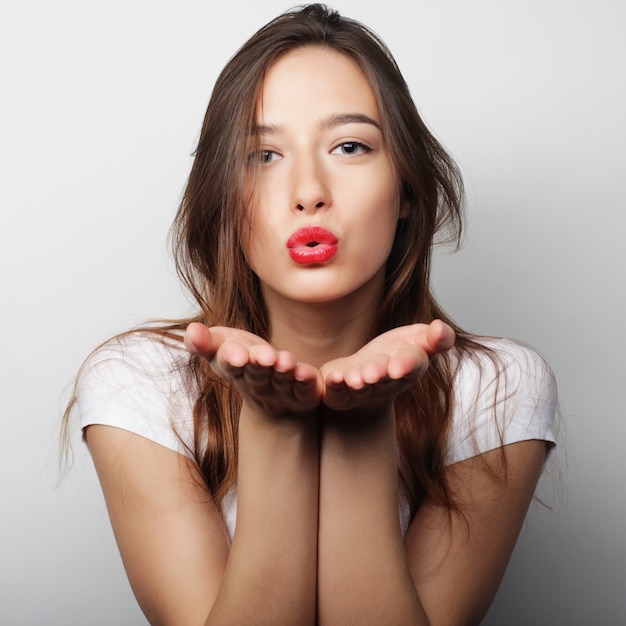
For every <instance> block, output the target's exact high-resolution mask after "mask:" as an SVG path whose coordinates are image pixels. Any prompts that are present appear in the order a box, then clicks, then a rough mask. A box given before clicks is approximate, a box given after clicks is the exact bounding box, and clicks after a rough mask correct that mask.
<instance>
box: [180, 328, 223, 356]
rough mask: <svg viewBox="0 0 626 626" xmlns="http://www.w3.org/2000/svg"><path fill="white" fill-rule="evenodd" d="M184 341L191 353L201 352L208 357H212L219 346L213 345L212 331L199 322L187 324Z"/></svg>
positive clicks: (200, 353)
mask: <svg viewBox="0 0 626 626" xmlns="http://www.w3.org/2000/svg"><path fill="white" fill-rule="evenodd" d="M183 342H184V344H185V348H186V349H187V350H188V351H189V352H191V354H199V355H201V356H204V357H206V358H211V357H212V356H213V354H214V353H215V350H217V347H214V346H213V342H212V337H211V331H209V329H208V328H207V327H206V326H205V325H204V324H200V323H199V322H192V323H191V324H189V326H187V329H186V331H185V335H184V337H183Z"/></svg>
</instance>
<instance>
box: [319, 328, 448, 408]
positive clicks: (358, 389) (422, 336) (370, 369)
mask: <svg viewBox="0 0 626 626" xmlns="http://www.w3.org/2000/svg"><path fill="white" fill-rule="evenodd" d="M454 340H455V335H454V331H453V330H452V328H450V326H448V325H447V324H445V323H444V322H442V321H441V320H435V321H433V322H431V323H430V324H411V325H409V326H400V327H398V328H394V329H392V330H390V331H387V332H386V333H383V334H382V335H379V336H378V337H375V338H374V339H372V340H371V341H370V342H369V343H367V344H365V346H363V347H362V348H361V349H360V350H359V351H358V352H356V353H354V354H353V355H351V356H348V357H343V358H339V359H335V360H333V361H329V362H328V363H325V364H324V365H323V366H322V368H321V373H322V378H323V380H324V394H323V398H322V399H323V402H324V404H325V405H326V406H327V407H328V408H330V409H332V410H335V411H349V410H351V409H360V410H361V411H362V410H366V411H367V410H368V409H372V410H379V409H380V407H382V406H385V405H387V406H388V407H391V404H392V403H393V400H394V399H395V397H396V396H397V395H398V394H399V393H400V392H402V391H404V390H405V389H408V388H409V387H410V386H411V385H413V384H415V383H416V382H417V381H418V380H419V379H420V378H421V377H422V376H423V375H424V373H425V372H426V370H427V368H428V364H429V361H430V357H431V356H432V355H434V354H437V353H439V352H444V351H446V350H449V349H450V348H451V347H452V346H453V345H454Z"/></svg>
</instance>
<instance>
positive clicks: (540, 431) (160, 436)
mask: <svg viewBox="0 0 626 626" xmlns="http://www.w3.org/2000/svg"><path fill="white" fill-rule="evenodd" d="M481 343H483V344H485V345H487V346H488V347H490V348H491V349H492V350H493V351H494V352H495V353H496V354H497V356H498V361H499V365H498V367H497V368H496V365H495V364H494V363H493V362H492V361H491V360H490V359H489V358H488V357H486V356H485V355H483V354H482V353H479V354H477V355H476V359H473V358H465V359H464V361H463V362H462V363H461V365H460V367H459V370H458V373H457V376H456V379H455V384H454V411H453V415H452V422H451V426H450V431H449V435H448V440H447V445H446V452H445V463H446V465H451V464H452V463H457V462H459V461H463V460H465V459H469V458H471V457H473V456H476V455H477V454H480V453H483V452H488V451H489V450H494V449H496V448H499V447H500V446H501V445H506V444H511V443H515V442H518V441H527V440H530V439H539V440H543V441H546V442H549V443H551V444H555V443H556V436H555V414H556V402H557V390H556V382H555V379H554V376H553V374H552V371H551V370H550V368H549V367H548V365H547V364H546V362H545V361H544V360H543V359H542V358H541V357H540V356H539V355H538V354H537V353H536V352H534V351H533V350H531V349H529V348H526V347H523V346H520V345H519V344H516V343H514V342H513V341H510V340H506V339H481ZM188 359H189V355H188V353H187V352H186V351H185V349H184V348H183V346H182V344H179V343H175V342H171V343H168V344H167V345H164V344H163V343H162V342H161V341H160V340H158V339H156V338H155V336H154V335H150V334H149V333H134V334H131V335H129V336H127V337H125V338H122V339H118V340H114V341H112V342H109V343H108V344H106V345H105V346H104V347H102V348H100V349H98V350H97V351H96V352H95V353H94V354H93V355H92V356H91V357H90V358H89V359H88V361H87V363H86V364H85V367H84V369H83V371H82V373H81V375H80V378H79V383H78V390H77V408H78V413H79V416H80V424H81V428H83V429H84V428H85V427H87V426H89V425H92V424H105V425H108V426H116V427H118V428H122V429H124V430H127V431H130V432H132V433H135V434H137V435H141V436H142V437H145V438H147V439H149V440H151V441H154V442H156V443H158V444H160V445H162V446H165V447H166V448H169V449H171V450H174V451H176V452H179V453H180V454H183V455H186V456H188V457H193V453H192V451H193V404H194V394H193V386H192V385H190V384H189V380H188V368H187V363H188ZM498 372H499V376H496V373H498ZM190 388H191V389H192V391H191V392H190V391H189V389H190ZM400 508H401V511H402V509H403V508H404V507H402V505H401V507H400ZM223 511H224V519H225V522H226V526H227V529H228V532H229V534H230V536H231V539H232V537H233V534H234V529H235V522H236V517H237V497H236V489H233V490H232V491H231V492H230V493H229V494H228V495H227V496H226V498H225V500H224V502H223ZM402 517H403V518H404V517H405V516H404V515H403V516H402ZM404 521H405V523H404V526H405V530H406V520H404Z"/></svg>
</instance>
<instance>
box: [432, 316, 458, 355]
mask: <svg viewBox="0 0 626 626" xmlns="http://www.w3.org/2000/svg"><path fill="white" fill-rule="evenodd" d="M455 339H456V335H455V333H454V330H453V329H452V327H451V326H449V325H448V324H446V323H445V322H443V321H442V320H439V319H437V320H433V321H432V322H431V323H430V324H429V325H428V329H427V330H426V343H427V350H428V352H429V353H430V354H438V353H439V352H445V351H446V350H449V349H450V348H451V347H452V346H453V345H454V341H455Z"/></svg>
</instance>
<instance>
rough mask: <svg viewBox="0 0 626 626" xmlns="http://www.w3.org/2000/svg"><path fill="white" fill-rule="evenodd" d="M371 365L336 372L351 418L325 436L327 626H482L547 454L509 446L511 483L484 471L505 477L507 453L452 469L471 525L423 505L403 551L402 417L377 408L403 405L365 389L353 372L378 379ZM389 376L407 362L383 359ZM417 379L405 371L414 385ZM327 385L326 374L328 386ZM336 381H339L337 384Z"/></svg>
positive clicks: (322, 593) (332, 423)
mask: <svg viewBox="0 0 626 626" xmlns="http://www.w3.org/2000/svg"><path fill="white" fill-rule="evenodd" d="M392 332H397V329H396V331H392ZM383 337H384V336H383ZM422 345H423V347H424V349H425V351H426V352H427V353H430V352H432V351H434V349H437V348H435V346H434V345H433V343H432V342H429V341H426V342H424V343H422ZM429 345H430V347H428V346H429ZM379 347H380V346H379ZM441 349H445V343H444V345H443V346H441ZM357 355H358V353H357ZM357 355H355V356H357ZM371 357H372V355H371V354H370V355H368V357H367V358H366V359H365V360H364V361H362V362H361V363H359V361H358V359H357V360H354V359H351V360H350V362H349V363H345V364H344V363H338V364H333V367H337V368H338V369H339V370H341V371H343V373H344V375H343V381H344V384H343V388H340V389H339V391H340V393H338V395H337V396H335V397H334V398H332V399H331V401H332V400H335V401H337V400H339V401H340V402H339V404H341V402H343V403H344V406H343V407H342V408H344V410H343V411H329V412H328V414H327V415H326V419H325V421H324V430H323V435H322V452H321V473H320V531H319V532H320V538H319V556H318V559H319V582H318V585H319V599H318V603H319V608H318V611H319V615H320V623H322V624H324V623H328V624H334V623H344V624H351V623H354V624H380V623H385V624H390V625H394V624H411V625H418V624H443V625H445V626H454V625H455V624H459V625H460V624H477V623H479V622H480V619H481V618H482V616H483V615H484V613H485V612H486V610H487V609H488V607H489V605H490V603H491V601H492V598H493V596H494V595H495V592H496V590H497V588H498V585H499V583H500V580H501V578H502V576H503V574H504V569H505V567H506V564H507V562H508V560H509V557H510V554H511V552H512V550H513V547H514V545H515V541H516V539H517V536H518V534H519V530H520V528H521V524H522V522H523V519H524V517H525V514H526V511H527V508H528V504H529V502H530V499H531V497H532V494H533V492H534V489H535V486H536V482H537V480H538V477H539V474H540V472H541V467H542V465H543V461H544V458H545V450H546V447H545V444H544V443H543V442H539V441H530V442H524V443H519V444H514V445H511V446H507V447H506V448H505V449H504V452H503V453H504V454H505V455H506V462H507V465H508V467H507V473H506V479H505V478H504V476H503V475H502V474H501V473H500V474H498V472H496V475H495V476H494V475H493V474H492V473H489V472H487V471H485V463H489V464H490V467H493V468H495V469H498V468H500V466H499V465H498V463H497V462H496V461H498V462H499V461H500V460H501V457H500V456H499V455H500V454H501V451H500V450H497V451H495V452H492V453H488V454H487V455H484V456H483V457H478V458H475V459H470V460H468V461H464V462H462V463H457V464H456V465H454V466H452V467H450V468H448V470H447V473H448V480H449V484H450V487H451V489H452V492H453V493H455V494H459V495H460V496H461V498H460V502H459V505H460V508H461V512H462V514H463V515H464V517H465V519H463V517H460V516H458V515H455V514H454V513H453V514H452V515H451V516H448V511H447V509H441V508H438V507H437V506H435V504H434V503H432V502H429V501H426V502H425V503H424V504H423V505H422V507H421V508H420V510H419V511H418V514H417V515H416V517H415V519H414V520H413V522H412V524H411V527H410V529H409V532H408V533H407V536H406V539H405V540H404V541H403V539H402V537H401V531H400V525H399V520H398V488H397V457H396V440H395V424H394V421H393V412H392V409H391V406H390V405H385V404H383V405H382V407H381V406H379V407H378V408H375V406H376V402H375V400H376V398H380V397H381V396H383V395H384V394H385V393H391V395H393V396H394V397H395V395H396V393H397V389H393V387H394V383H393V382H390V381H389V380H388V378H380V379H379V383H378V384H376V383H375V378H376V377H375V376H374V377H373V378H370V383H369V384H366V385H362V383H363V382H364V380H359V377H358V376H357V375H356V373H355V369H356V370H359V371H360V372H361V373H363V372H365V374H364V375H363V376H362V378H367V377H368V376H371V372H370V373H369V374H368V373H367V372H366V369H367V368H366V367H365V366H364V365H363V363H365V362H367V363H369V365H367V367H371V362H372V358H371ZM378 358H379V357H375V359H378ZM375 359H374V360H375ZM418 362H419V359H418V361H416V363H418ZM385 367H387V373H388V375H389V373H390V372H391V370H393V369H394V367H395V368H397V367H398V364H397V363H395V365H386V364H385V362H384V360H383V366H382V371H385ZM422 367H423V363H422ZM418 370H419V366H418ZM400 371H401V368H400V369H396V370H395V373H394V376H397V375H398V374H399V373H400ZM421 371H423V369H422V370H421ZM419 375H420V372H419V371H418V372H417V373H415V371H414V370H411V369H410V368H408V369H407V377H408V379H412V378H413V377H415V376H419ZM329 376H330V375H329V374H328V372H327V381H328V377H329ZM331 378H332V377H331ZM336 378H337V380H342V376H340V375H339V374H337V376H336ZM381 383H382V385H381ZM328 384H329V383H328V382H327V385H328ZM330 387H331V390H332V380H331V381H330ZM377 387H378V390H377ZM390 388H391V389H392V391H391V392H389V389H390ZM363 398H366V399H367V400H366V401H364V400H363ZM350 405H351V406H352V408H351V409H350V410H348V411H345V406H350ZM385 406H387V408H385ZM346 418H347V419H346ZM363 418H365V419H363ZM466 521H467V525H466ZM468 533H469V534H468Z"/></svg>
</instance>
